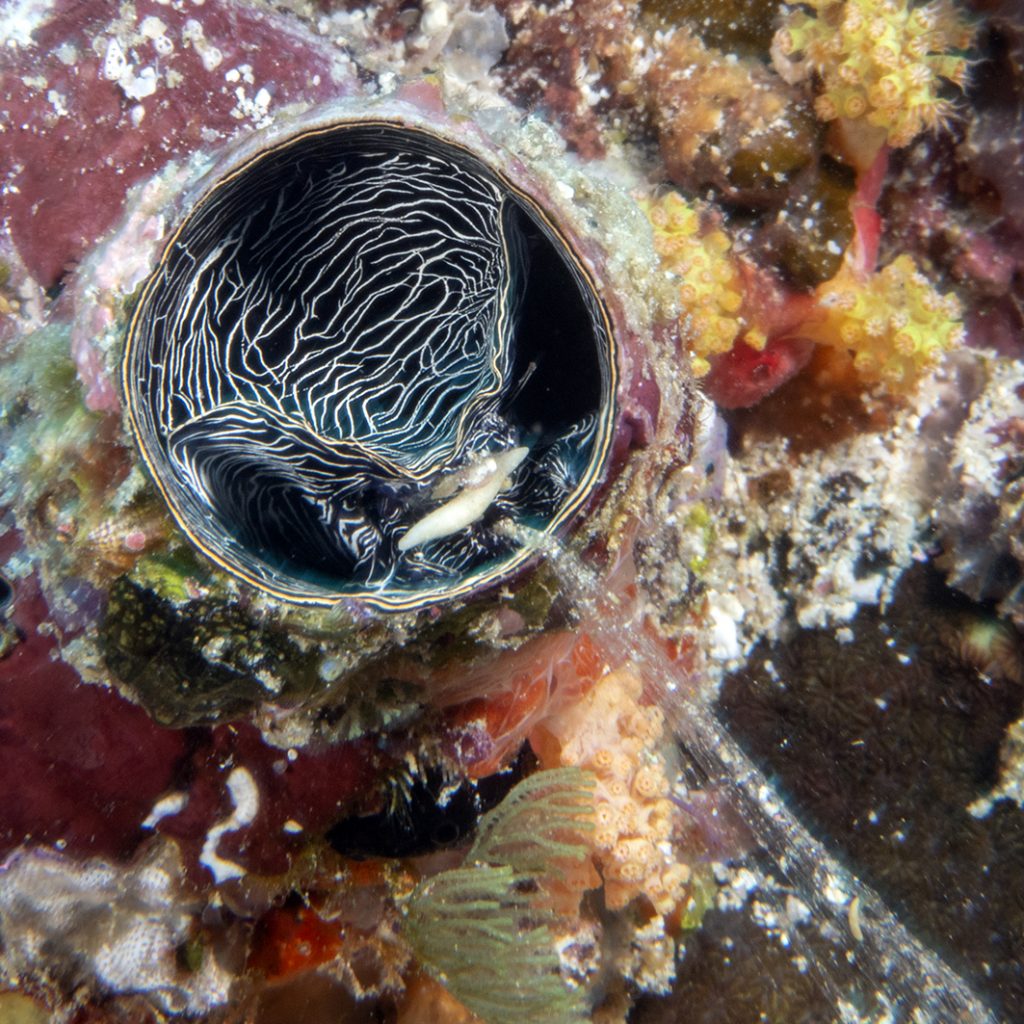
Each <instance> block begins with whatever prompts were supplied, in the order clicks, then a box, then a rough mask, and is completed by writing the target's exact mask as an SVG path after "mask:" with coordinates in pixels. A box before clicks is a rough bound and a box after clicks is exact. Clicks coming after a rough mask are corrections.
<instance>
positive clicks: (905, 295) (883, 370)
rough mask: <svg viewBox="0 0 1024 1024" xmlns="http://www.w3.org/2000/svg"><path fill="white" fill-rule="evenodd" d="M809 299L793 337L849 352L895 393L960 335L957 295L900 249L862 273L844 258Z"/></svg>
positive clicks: (866, 374) (863, 375) (870, 379)
mask: <svg viewBox="0 0 1024 1024" xmlns="http://www.w3.org/2000/svg"><path fill="white" fill-rule="evenodd" d="M816 298H817V313H816V315H815V316H813V317H812V318H811V319H810V320H809V321H808V322H807V323H805V324H804V325H803V326H802V327H801V328H800V332H799V333H800V335H801V336H802V337H806V338H810V339H811V340H812V341H815V342H817V343H818V344H822V345H828V346H830V347H831V348H835V349H839V350H841V351H845V352H849V353H850V354H851V356H852V357H853V365H854V369H855V370H856V371H857V375H858V376H859V377H860V379H861V380H863V381H864V382H865V383H868V384H876V383H880V384H883V385H884V386H885V387H886V388H887V389H888V390H889V391H891V392H893V393H896V394H905V393H907V392H908V391H910V390H912V389H913V387H914V386H916V384H917V382H918V381H919V380H920V379H921V377H922V376H923V375H924V374H925V373H927V372H928V371H929V370H931V369H932V368H933V367H934V366H935V365H936V364H937V362H938V361H939V359H940V358H941V356H942V354H943V353H944V352H946V351H947V350H949V349H950V348H952V347H953V346H954V345H957V344H959V343H960V341H961V340H962V338H963V333H964V332H963V327H962V325H961V323H960V304H959V303H958V302H957V300H956V298H955V297H954V296H952V295H941V294H939V292H937V291H936V290H935V289H934V288H933V287H932V286H931V284H929V282H928V281H927V280H926V278H925V277H924V276H923V275H922V274H921V273H919V272H918V269H917V267H916V265H915V264H914V261H913V259H912V258H911V257H910V256H907V255H905V254H904V255H902V256H897V257H896V259H895V260H893V262H892V263H890V264H889V265H888V266H887V267H885V268H884V269H882V270H880V271H878V272H877V273H874V274H870V275H867V276H865V277H862V276H859V275H858V274H857V272H856V270H855V269H854V268H853V267H852V266H851V264H850V263H849V262H846V263H844V264H843V267H842V269H841V270H840V272H839V273H838V274H837V275H836V276H835V277H834V278H832V280H830V281H827V282H826V283H825V284H823V285H821V286H820V287H819V288H818V290H817V293H816Z"/></svg>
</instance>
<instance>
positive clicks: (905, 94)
mask: <svg viewBox="0 0 1024 1024" xmlns="http://www.w3.org/2000/svg"><path fill="white" fill-rule="evenodd" d="M803 6H807V7H812V8H813V9H814V13H813V14H808V13H806V12H805V11H804V10H803V9H802V7H803ZM972 35H973V30H972V28H971V27H970V25H969V24H968V22H967V21H966V20H965V19H964V18H963V17H962V16H961V15H960V13H959V11H957V9H956V7H955V6H954V5H953V4H952V3H951V2H949V0H933V2H932V3H928V4H925V5H919V6H912V5H911V3H910V0H807V2H806V4H804V5H801V8H798V9H796V10H794V11H792V12H791V13H790V15H789V17H788V19H787V22H786V24H785V25H784V26H783V27H782V28H781V29H780V30H779V33H778V35H777V36H776V47H777V49H778V50H779V51H780V52H781V53H782V54H783V55H784V56H785V57H797V58H801V57H802V58H803V59H804V60H805V61H806V69H807V71H808V72H810V71H811V70H813V71H816V72H817V73H818V75H819V77H820V79H821V85H822V92H821V94H820V95H819V96H818V99H817V102H816V104H815V107H816V111H817V114H818V116H819V117H820V118H821V119H822V120H825V121H831V120H834V119H835V118H838V117H845V118H850V119H853V120H856V119H859V118H864V119H865V120H866V121H867V123H868V124H871V125H874V126H875V127H876V128H879V129H884V131H885V133H886V141H887V142H888V143H889V145H891V146H905V145H907V144H908V143H909V142H911V140H912V139H913V138H914V137H915V136H916V135H918V134H919V133H920V132H921V131H924V130H929V129H932V128H935V127H937V126H938V125H940V124H942V123H943V122H944V121H945V120H946V119H947V118H948V117H949V116H950V114H951V113H952V107H951V105H950V103H949V101H948V100H946V99H943V98H942V97H941V96H940V95H939V89H940V86H941V81H942V80H943V79H945V80H948V81H950V82H953V83H954V84H956V85H958V86H959V85H963V83H964V80H965V77H966V74H967V61H966V60H965V59H964V57H963V56H962V55H960V54H958V53H957V52H955V51H962V50H965V49H967V47H969V46H970V44H971V38H972Z"/></svg>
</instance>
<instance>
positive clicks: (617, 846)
mask: <svg viewBox="0 0 1024 1024" xmlns="http://www.w3.org/2000/svg"><path fill="white" fill-rule="evenodd" d="M642 691H643V685H642V683H641V680H640V678H639V676H638V675H637V674H636V673H635V672H633V671H632V670H630V669H628V668H624V669H618V670H616V671H614V672H610V673H608V674H607V675H605V676H603V677H602V678H601V679H600V680H599V681H598V682H597V683H596V684H595V686H594V688H593V689H592V690H591V691H590V692H589V693H588V694H586V695H585V696H584V697H582V698H581V699H580V700H578V701H575V702H573V703H572V704H571V706H568V707H566V708H565V709H563V710H562V711H560V712H559V713H557V714H556V715H554V716H553V717H551V718H549V719H548V720H546V721H545V723H544V726H543V733H544V740H543V742H542V743H540V744H539V746H540V749H539V750H538V753H539V755H540V757H541V761H542V763H544V764H545V767H554V766H555V765H556V764H558V765H566V766H569V765H574V766H578V767H580V768H584V769H586V770H588V771H590V772H593V773H594V775H596V776H597V786H596V788H595V791H594V801H595V813H594V821H595V828H594V832H593V845H594V861H595V863H596V865H597V867H598V869H599V871H600V873H601V876H602V878H603V880H604V897H605V903H606V905H607V906H608V907H609V908H610V909H612V910H617V909H620V908H621V907H624V906H625V905H626V904H627V903H629V902H630V901H631V900H632V899H634V898H635V897H637V896H639V895H641V894H642V895H644V896H646V897H647V898H648V899H649V900H650V902H651V904H652V905H653V906H654V908H655V910H656V911H657V912H658V913H659V914H667V913H668V912H669V911H670V910H671V909H672V908H673V907H674V906H675V905H676V904H677V903H678V902H679V901H680V900H681V899H682V897H683V894H684V890H685V886H686V883H687V882H688V881H689V878H690V869H689V868H688V867H687V865H685V864H682V863H680V862H679V861H678V860H677V859H676V857H675V855H674V853H673V850H672V846H671V844H670V842H669V839H670V836H671V832H672V804H671V801H670V800H669V799H668V790H669V783H668V779H667V778H666V774H665V772H666V765H665V760H664V755H663V754H662V753H661V750H660V748H661V744H662V741H663V733H664V724H663V722H664V716H663V715H662V713H661V711H660V710H659V709H658V708H657V707H655V706H653V705H649V704H643V703H641V700H642Z"/></svg>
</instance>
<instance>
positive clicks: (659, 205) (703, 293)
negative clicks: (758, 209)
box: [641, 192, 743, 377]
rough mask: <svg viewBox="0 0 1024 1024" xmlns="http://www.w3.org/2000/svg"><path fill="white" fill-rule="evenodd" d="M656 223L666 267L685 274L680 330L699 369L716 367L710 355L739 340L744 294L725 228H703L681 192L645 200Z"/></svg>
mask: <svg viewBox="0 0 1024 1024" xmlns="http://www.w3.org/2000/svg"><path fill="white" fill-rule="evenodd" d="M641 205H642V206H643V209H644V212H645V213H646V214H647V216H648V218H649V219H650V221H651V225H652V227H653V228H654V248H655V250H656V251H657V253H658V255H659V256H660V257H661V264H662V267H664V269H665V270H667V271H668V272H669V273H671V274H674V275H675V276H676V277H677V278H678V279H679V298H680V300H681V302H682V307H683V313H682V316H681V318H680V321H679V323H680V331H681V334H682V337H683V340H684V342H685V343H686V345H687V347H688V348H689V349H690V352H691V353H692V354H693V362H692V366H693V372H694V374H695V375H696V376H698V377H702V376H703V375H704V374H706V373H707V372H708V370H710V369H711V364H710V362H709V361H708V360H709V357H711V356H715V355H719V354H721V353H723V352H728V351H729V349H731V348H732V346H733V343H734V342H735V341H736V335H737V334H738V333H739V331H740V327H741V322H740V319H739V316H738V311H739V308H740V304H741V303H742V301H743V297H742V295H741V293H740V290H739V281H738V278H737V274H736V270H735V268H734V267H733V264H732V261H731V260H730V258H729V249H730V248H731V246H732V243H731V242H730V240H729V238H728V236H727V235H726V234H725V232H724V231H720V230H712V231H709V232H707V233H702V232H701V224H700V214H699V212H698V211H697V209H695V208H694V207H693V206H691V205H690V204H689V203H687V202H686V200H685V199H683V197H682V196H681V195H679V193H678V192H667V193H666V194H665V195H663V196H661V197H660V198H658V199H648V200H645V201H644V202H643V203H642V204H641Z"/></svg>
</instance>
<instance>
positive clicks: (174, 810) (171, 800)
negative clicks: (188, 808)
mask: <svg viewBox="0 0 1024 1024" xmlns="http://www.w3.org/2000/svg"><path fill="white" fill-rule="evenodd" d="M187 803H188V794H187V793H168V794H167V796H162V797H160V799H159V800H157V802H156V803H155V804H153V809H152V810H151V811H150V812H149V814H148V815H146V819H145V821H143V823H142V827H143V828H156V825H157V823H158V822H159V821H162V820H163V819H164V818H170V817H171V816H172V815H175V814H178V813H179V812H180V811H182V810H184V809H185V804H187Z"/></svg>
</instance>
